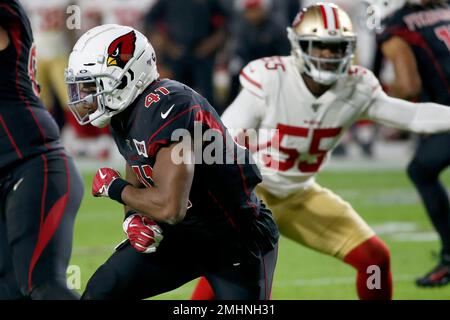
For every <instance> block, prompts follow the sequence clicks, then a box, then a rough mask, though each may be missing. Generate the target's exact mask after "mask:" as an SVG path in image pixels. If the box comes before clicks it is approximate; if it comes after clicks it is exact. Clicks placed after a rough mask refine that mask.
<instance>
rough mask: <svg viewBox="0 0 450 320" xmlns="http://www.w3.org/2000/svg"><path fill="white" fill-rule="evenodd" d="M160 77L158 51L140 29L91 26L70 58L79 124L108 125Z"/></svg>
mask: <svg viewBox="0 0 450 320" xmlns="http://www.w3.org/2000/svg"><path fill="white" fill-rule="evenodd" d="M158 77H159V74H158V71H157V68H156V54H155V51H154V50H153V47H152V45H151V44H150V42H149V41H148V39H147V38H146V37H145V36H144V35H143V34H141V33H140V32H139V31H137V30H135V29H133V28H131V27H126V26H120V25H116V24H105V25H102V26H98V27H95V28H92V29H90V30H88V31H87V32H86V33H85V34H83V35H82V36H81V37H80V39H79V40H78V41H77V43H76V44H75V46H74V48H73V51H72V53H71V54H70V57H69V64H68V67H67V69H66V71H65V82H66V84H67V86H68V93H69V108H70V110H71V111H72V113H73V114H74V116H75V118H76V119H77V121H78V122H79V123H80V124H82V125H84V124H87V123H91V124H92V125H94V126H96V127H100V128H102V127H105V126H107V125H108V124H109V121H110V119H111V117H112V116H114V115H115V114H118V113H119V112H121V111H123V110H124V109H125V108H127V107H128V106H129V105H130V104H131V103H132V102H133V101H134V100H135V99H136V97H137V96H138V95H139V94H140V93H142V91H143V90H144V89H145V88H146V87H147V86H148V85H149V84H150V83H151V82H153V81H154V80H156V79H158Z"/></svg>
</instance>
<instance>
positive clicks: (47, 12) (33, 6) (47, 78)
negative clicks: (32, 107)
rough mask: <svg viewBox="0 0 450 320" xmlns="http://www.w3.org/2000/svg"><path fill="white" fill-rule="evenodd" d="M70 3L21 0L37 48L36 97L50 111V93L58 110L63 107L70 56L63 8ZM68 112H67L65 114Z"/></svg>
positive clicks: (51, 0)
mask: <svg viewBox="0 0 450 320" xmlns="http://www.w3.org/2000/svg"><path fill="white" fill-rule="evenodd" d="M71 2H72V1H71V0H21V3H22V4H23V6H24V8H25V9H26V11H27V13H28V15H29V17H30V22H31V25H32V28H33V31H34V38H35V41H36V46H37V57H36V59H37V70H38V72H37V77H38V79H37V80H38V82H39V84H40V89H41V91H40V98H41V100H42V102H43V103H44V105H45V106H46V107H47V108H49V109H52V105H53V104H52V91H54V92H55V94H56V96H57V98H58V99H59V103H60V105H61V106H62V107H65V106H66V105H67V100H68V97H67V89H66V86H65V83H64V69H65V68H66V66H67V57H68V56H69V53H70V47H71V45H72V43H70V39H71V37H70V34H69V30H68V29H67V28H66V19H67V17H68V16H67V14H66V10H67V7H68V6H69V5H70V4H71ZM69 113H70V112H69Z"/></svg>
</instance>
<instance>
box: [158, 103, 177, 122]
mask: <svg viewBox="0 0 450 320" xmlns="http://www.w3.org/2000/svg"><path fill="white" fill-rule="evenodd" d="M173 107H175V105H174V104H173V105H172V106H171V107H170V108H169V110H167V111H166V112H164V113H162V112H161V118H163V119H165V118H167V116H168V115H169V113H170V111H172V109H173Z"/></svg>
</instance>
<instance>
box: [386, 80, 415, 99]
mask: <svg viewBox="0 0 450 320" xmlns="http://www.w3.org/2000/svg"><path fill="white" fill-rule="evenodd" d="M420 91H421V86H420V85H405V83H404V82H402V83H398V82H394V83H393V84H391V85H390V86H389V92H388V93H389V95H390V96H391V97H395V98H399V99H405V100H411V99H414V98H416V97H417V96H418V95H419V94H420Z"/></svg>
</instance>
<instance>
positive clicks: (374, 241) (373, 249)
mask: <svg viewBox="0 0 450 320" xmlns="http://www.w3.org/2000/svg"><path fill="white" fill-rule="evenodd" d="M366 250H367V253H368V255H369V256H370V265H376V266H379V267H380V268H381V269H389V267H390V263H391V257H390V253H389V249H388V247H387V246H386V244H385V243H384V242H383V241H382V240H381V239H380V238H378V237H372V238H371V239H369V240H368V242H367V247H366Z"/></svg>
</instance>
